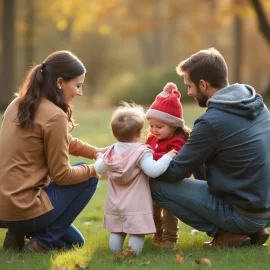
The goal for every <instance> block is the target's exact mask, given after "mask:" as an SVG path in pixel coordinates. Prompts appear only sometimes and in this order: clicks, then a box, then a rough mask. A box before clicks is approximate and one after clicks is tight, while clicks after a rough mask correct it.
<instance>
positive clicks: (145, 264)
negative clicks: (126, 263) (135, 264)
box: [139, 261, 150, 266]
mask: <svg viewBox="0 0 270 270" xmlns="http://www.w3.org/2000/svg"><path fill="white" fill-rule="evenodd" d="M149 264H150V261H149V262H146V263H140V264H139V265H143V266H147V265H149Z"/></svg>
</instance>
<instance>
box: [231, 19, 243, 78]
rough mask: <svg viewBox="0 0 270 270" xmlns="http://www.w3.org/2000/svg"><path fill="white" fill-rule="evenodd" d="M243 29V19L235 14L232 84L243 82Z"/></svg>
mask: <svg viewBox="0 0 270 270" xmlns="http://www.w3.org/2000/svg"><path fill="white" fill-rule="evenodd" d="M242 44H243V27H242V20H241V18H240V17H239V16H238V15H237V14H235V15H234V23H233V61H232V63H233V73H232V82H233V83H236V82H240V81H241V65H242V47H243V46H242Z"/></svg>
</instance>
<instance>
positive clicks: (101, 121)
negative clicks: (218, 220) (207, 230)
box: [0, 104, 270, 270]
mask: <svg viewBox="0 0 270 270" xmlns="http://www.w3.org/2000/svg"><path fill="white" fill-rule="evenodd" d="M76 105H77V107H76V108H77V110H76V111H75V112H74V116H75V119H76V122H77V123H78V124H79V126H78V127H77V128H76V129H75V130H74V131H73V132H72V134H73V136H74V137H75V136H77V137H79V138H80V139H82V140H84V141H86V142H88V143H90V144H93V145H96V146H100V147H101V146H106V145H108V144H110V143H112V142H114V140H113V138H112V137H111V133H110V130H109V128H108V125H109V119H110V114H111V112H112V109H110V108H100V109H86V108H85V105H83V106H78V104H76ZM184 108H185V111H184V116H185V120H186V122H187V124H188V125H189V126H192V125H193V122H194V119H196V117H198V116H199V115H200V114H201V113H202V112H203V111H204V110H203V109H199V108H198V107H197V106H196V105H195V106H184ZM81 160H82V159H81V158H75V157H71V163H74V162H77V161H81ZM85 161H87V162H92V161H89V160H85ZM106 191H107V182H106V180H101V181H100V182H99V186H98V189H97V192H96V193H95V195H94V197H93V199H92V200H91V202H90V203H89V204H88V205H87V207H86V208H85V209H84V211H83V212H82V213H81V214H80V215H79V216H78V218H77V219H76V220H75V222H74V224H75V225H76V226H77V227H78V228H79V229H80V230H81V231H82V233H83V235H84V236H85V239H86V245H85V246H84V247H82V248H77V249H74V250H72V251H68V252H52V253H51V254H50V255H38V254H27V253H21V254H20V253H15V252H5V251H4V250H3V249H2V248H0V269H1V270H2V269H10V270H11V269H12V270H19V269H20V270H26V269H27V270H29V269H38V270H39V269H40V270H45V269H46V270H47V269H55V267H56V266H60V267H63V268H68V269H69V270H72V269H76V268H75V264H76V263H80V264H87V265H89V269H97V270H99V269H101V270H103V269H104V270H105V269H106V270H111V269H112V270H114V269H115V270H118V269H131V270H136V269H145V268H146V269H157V270H158V269H160V270H161V269H162V270H164V269H201V268H206V267H203V266H198V265H194V261H195V260H198V259H201V258H208V259H210V260H211V262H212V267H211V269H226V270H229V269H233V270H240V269H241V270H242V269H252V270H254V269H258V270H261V269H269V267H270V266H269V265H270V257H269V248H268V247H247V248H242V249H222V250H208V249H205V248H204V247H203V242H204V241H207V240H209V238H208V237H207V236H206V235H205V234H204V233H201V232H200V233H197V234H196V235H191V229H192V228H190V227H188V226H186V225H185V224H183V223H180V229H179V235H180V237H179V241H178V247H179V248H181V250H182V251H183V253H184V254H185V256H186V257H185V263H184V264H178V263H176V262H175V261H174V258H175V255H176V254H177V251H173V250H171V249H168V248H164V247H155V246H154V245H153V243H152V239H151V236H147V238H146V243H145V247H144V250H143V252H142V253H141V255H140V256H138V257H127V258H124V259H122V260H120V261H118V260H115V259H114V254H113V253H112V252H110V250H109V247H108V236H109V233H108V232H107V231H105V230H104V229H103V228H102V220H103V211H104V204H105V197H106ZM4 234H5V230H3V229H2V230H1V231H0V243H2V240H3V238H4ZM269 244H270V241H268V245H269ZM125 245H126V244H125ZM130 260H132V261H133V263H134V264H130V263H129V261H130ZM148 262H149V264H148V265H147V266H143V265H142V264H144V263H148ZM140 264H141V265H140Z"/></svg>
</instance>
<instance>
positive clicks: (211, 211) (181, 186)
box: [150, 178, 270, 237]
mask: <svg viewBox="0 0 270 270" xmlns="http://www.w3.org/2000/svg"><path fill="white" fill-rule="evenodd" d="M150 188H151V193H152V198H153V200H154V201H155V202H156V203H157V204H159V205H160V206H162V207H163V208H165V209H166V210H168V211H169V212H171V213H172V214H173V215H174V216H176V217H177V218H179V219H180V220H181V221H183V222H184V223H186V224H188V225H189V226H191V227H193V228H195V229H197V230H199V231H203V232H206V233H207V234H208V235H209V236H211V237H214V236H215V234H216V233H217V231H218V229H219V228H222V229H224V230H226V231H228V232H231V233H239V234H246V235H250V234H252V233H254V232H257V231H259V230H260V229H262V228H266V227H269V226H270V218H269V219H261V218H253V217H247V216H245V215H242V214H241V213H239V212H237V211H236V210H235V208H234V207H233V206H232V205H230V204H229V203H227V202H226V201H224V200H222V199H220V198H218V197H215V196H213V195H212V194H211V193H210V192H209V190H208V186H207V182H206V181H203V180H196V179H191V178H185V179H183V180H182V181H179V182H176V183H167V182H161V181H157V180H155V179H150Z"/></svg>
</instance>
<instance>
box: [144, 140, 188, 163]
mask: <svg viewBox="0 0 270 270" xmlns="http://www.w3.org/2000/svg"><path fill="white" fill-rule="evenodd" d="M185 143H186V140H185V138H184V137H183V136H181V135H176V136H173V137H172V138H169V139H164V140H161V141H158V140H157V138H156V137H155V136H153V135H150V136H149V137H148V138H147V140H146V144H149V145H150V146H151V149H152V150H153V151H154V153H153V156H154V159H155V160H158V159H160V158H161V157H162V156H163V155H164V154H166V153H167V152H169V151H170V150H172V149H175V150H176V151H178V152H179V151H180V149H181V148H182V147H183V145H184V144H185Z"/></svg>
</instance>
